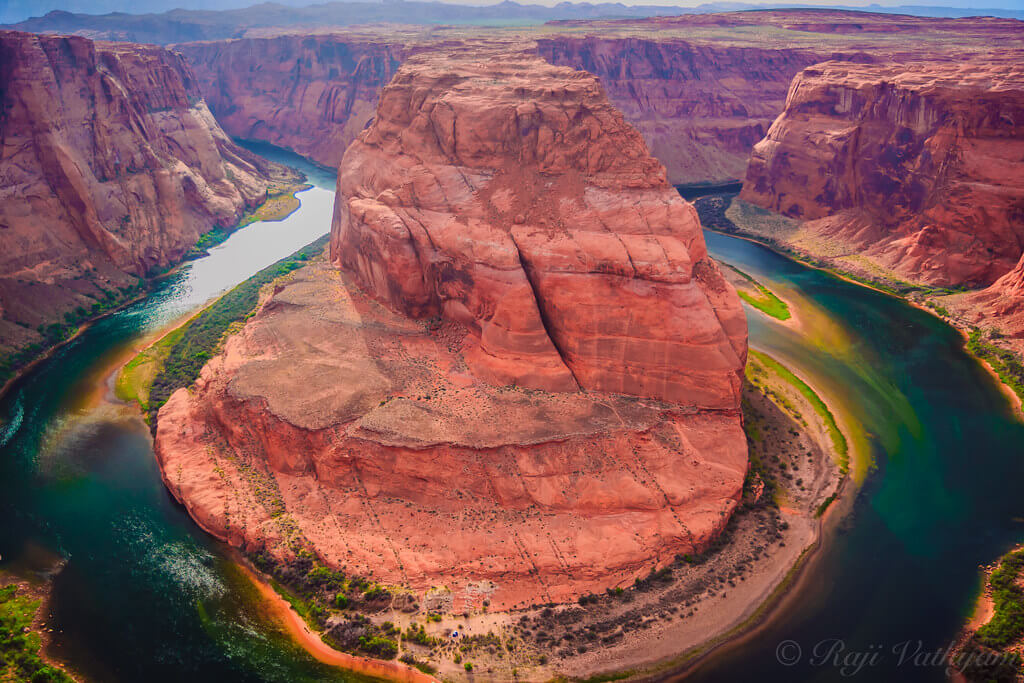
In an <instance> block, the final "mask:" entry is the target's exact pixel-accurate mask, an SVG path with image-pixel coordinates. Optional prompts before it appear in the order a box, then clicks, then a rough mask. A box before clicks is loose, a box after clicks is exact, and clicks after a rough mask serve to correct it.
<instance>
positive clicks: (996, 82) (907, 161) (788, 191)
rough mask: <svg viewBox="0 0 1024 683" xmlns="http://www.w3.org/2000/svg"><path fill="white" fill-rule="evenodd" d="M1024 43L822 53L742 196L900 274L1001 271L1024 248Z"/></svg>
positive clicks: (983, 279)
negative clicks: (853, 56)
mask: <svg viewBox="0 0 1024 683" xmlns="http://www.w3.org/2000/svg"><path fill="white" fill-rule="evenodd" d="M1021 57H1022V55H1021V54H1020V53H1013V52H1011V53H1009V54H1006V55H1000V56H998V57H989V56H978V55H962V56H961V57H959V58H958V59H950V60H944V61H938V60H935V61H920V60H919V61H911V62H908V63H886V64H877V65H869V64H851V63H848V62H843V63H839V62H826V63H823V64H819V65H816V66H813V67H809V68H807V69H805V70H804V71H803V72H802V73H801V74H800V75H799V76H798V77H797V78H796V79H795V80H794V82H793V85H792V86H791V88H790V91H789V96H788V98H787V100H786V109H785V111H784V112H783V113H782V115H781V116H779V118H778V119H777V120H776V121H775V122H774V123H773V124H772V127H771V129H770V130H769V131H768V135H767V136H766V137H765V139H764V140H763V141H761V142H759V143H758V144H757V146H756V147H755V148H754V152H753V154H752V157H751V161H750V166H749V169H748V171H747V177H746V181H745V183H744V187H743V192H742V194H741V195H740V196H741V198H743V199H745V200H747V201H750V202H752V203H755V204H758V205H760V206H763V207H765V208H768V209H772V210H774V211H779V212H781V213H783V214H785V215H787V216H790V217H794V218H799V219H803V220H806V221H809V222H808V223H806V224H805V225H804V226H803V228H802V230H803V231H805V232H806V233H807V234H808V235H810V236H811V238H810V239H811V240H812V241H813V238H814V237H817V238H820V239H821V240H822V245H824V244H827V245H828V246H827V250H829V251H831V252H832V253H837V252H838V251H845V252H848V253H854V254H858V255H859V256H860V257H862V258H866V259H868V260H869V261H871V262H873V263H874V264H875V266H876V267H880V268H882V269H884V270H885V271H887V272H891V273H895V274H896V276H897V277H899V278H903V279H906V280H910V281H912V282H918V283H924V284H928V285H939V286H956V285H966V286H979V285H988V284H990V283H992V282H993V281H994V280H996V279H997V278H999V277H1000V276H1002V275H1004V274H1006V273H1007V272H1008V271H1010V270H1011V269H1012V268H1013V267H1014V266H1015V265H1016V264H1017V261H1018V259H1020V257H1021V254H1022V250H1024V68H1022V67H1021V63H1022V62H1021ZM806 241H807V239H806V238H805V242H806ZM808 243H810V242H808ZM822 249H826V247H824V246H822ZM814 250H815V249H814V248H813V247H812V248H811V251H814Z"/></svg>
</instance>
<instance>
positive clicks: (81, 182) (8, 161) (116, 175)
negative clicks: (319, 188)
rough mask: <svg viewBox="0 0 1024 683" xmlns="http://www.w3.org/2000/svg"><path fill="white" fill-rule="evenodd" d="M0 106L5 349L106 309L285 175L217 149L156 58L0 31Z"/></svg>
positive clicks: (160, 52)
mask: <svg viewBox="0 0 1024 683" xmlns="http://www.w3.org/2000/svg"><path fill="white" fill-rule="evenodd" d="M0 97H2V101H3V105H2V106H3V109H2V111H3V114H2V119H0V307H2V313H3V318H2V321H0V349H2V350H3V351H4V352H6V353H13V352H16V351H17V350H19V349H25V348H26V347H31V346H32V345H40V344H43V343H45V342H46V341H50V340H49V339H48V338H47V337H48V335H49V336H50V337H52V335H53V332H52V331H49V332H47V330H46V328H47V326H49V325H54V324H60V323H64V322H65V321H67V320H70V319H72V318H77V319H80V318H81V317H83V315H86V314H88V313H90V312H95V311H96V310H101V309H102V308H103V307H105V306H107V305H110V304H111V303H112V302H114V301H116V300H118V298H119V297H121V296H122V295H123V293H124V291H123V289H122V288H127V287H129V286H132V285H134V284H135V283H137V282H138V278H139V277H143V276H145V275H147V274H149V273H152V272H153V271H156V270H159V269H162V268H165V267H167V266H169V265H171V264H173V263H176V262H178V261H179V260H181V258H182V257H183V256H184V255H185V254H186V252H188V250H189V249H190V248H191V247H192V245H193V244H195V242H196V240H197V239H198V238H199V236H200V235H202V234H203V233H205V232H207V231H209V230H210V229H211V228H213V227H214V226H221V227H224V228H228V227H230V226H233V225H234V224H235V223H236V222H237V221H238V219H239V218H240V216H241V215H242V214H243V213H244V212H245V210H246V209H247V208H250V207H254V206H256V205H257V204H259V203H260V202H261V201H262V200H263V199H264V197H265V195H266V193H267V189H268V187H269V186H270V184H271V183H272V182H274V179H275V178H276V179H286V178H289V177H291V174H290V172H288V171H286V169H284V168H283V167H279V166H277V165H273V164H270V163H269V162H266V161H264V160H262V159H260V158H259V157H256V156H255V155H253V154H251V153H249V152H247V151H245V150H243V149H241V148H239V147H237V146H236V145H235V144H233V143H232V142H231V141H230V139H229V138H228V137H227V136H226V135H225V134H224V132H223V131H222V130H221V129H220V127H219V126H218V125H217V123H216V121H215V120H214V118H213V116H212V115H211V113H210V111H209V110H208V109H207V107H206V104H205V103H204V102H203V100H202V97H201V96H200V94H199V91H198V89H197V88H196V86H195V83H194V81H193V78H192V75H191V72H190V71H189V68H188V66H187V65H186V64H185V62H184V60H183V59H182V58H181V57H180V56H179V55H176V54H173V53H171V52H169V51H167V50H165V49H163V48H157V47H153V46H141V45H129V44H114V43H94V42H92V41H90V40H87V39H85V38H78V37H61V36H36V35H31V34H25V33H16V32H0Z"/></svg>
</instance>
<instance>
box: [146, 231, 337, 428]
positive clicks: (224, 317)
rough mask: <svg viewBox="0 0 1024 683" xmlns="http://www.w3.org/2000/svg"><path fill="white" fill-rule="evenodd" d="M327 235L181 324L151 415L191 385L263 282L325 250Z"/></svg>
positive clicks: (158, 379) (250, 307)
mask: <svg viewBox="0 0 1024 683" xmlns="http://www.w3.org/2000/svg"><path fill="white" fill-rule="evenodd" d="M328 239H329V236H328V235H324V236H323V237H321V238H320V239H318V240H316V241H315V242H312V243H311V244H308V245H306V246H305V247H303V248H302V249H300V250H298V251H297V252H295V253H294V254H292V255H291V256H287V257H285V258H283V259H281V260H280V261H278V262H277V263H274V264H272V265H270V266H268V267H266V268H264V269H263V270H261V271H260V272H258V273H256V274H255V275H253V276H252V277H251V278H249V279H248V280H246V281H245V282H243V283H242V284H240V285H238V286H237V287H235V288H234V289H232V290H231V291H229V292H228V293H227V294H224V295H223V296H222V297H220V298H219V299H217V300H216V301H215V302H213V303H212V304H210V305H209V306H208V307H206V308H205V309H203V311H202V312H201V313H199V314H198V315H197V316H196V317H195V318H193V319H192V320H191V321H189V322H188V323H187V324H185V325H183V326H182V327H181V335H180V337H179V338H178V339H177V340H176V341H175V342H174V344H173V345H171V346H170V349H169V351H168V352H167V356H166V358H165V360H164V362H163V367H161V368H160V370H159V372H157V373H156V376H155V377H154V378H153V382H152V385H151V386H150V390H149V414H150V418H151V419H154V418H155V417H156V412H157V411H158V410H159V409H160V407H161V406H163V404H164V403H166V402H167V399H168V398H170V396H171V394H172V393H174V392H175V391H176V390H178V389H180V388H182V387H187V386H189V385H190V384H192V383H193V382H194V381H195V380H196V378H197V377H199V371H200V370H202V368H203V366H204V365H205V364H206V362H207V361H208V360H210V358H212V357H213V355H214V354H215V353H216V351H217V348H218V346H219V345H220V342H221V340H222V339H223V338H224V335H225V333H226V332H227V331H228V328H229V326H230V325H231V324H232V323H236V322H240V321H242V320H245V319H246V318H247V317H249V315H250V314H251V313H252V312H253V311H254V310H255V309H256V306H257V305H258V304H259V296H260V290H261V289H262V288H263V286H264V285H266V284H269V283H271V282H273V281H274V280H276V279H277V278H279V277H281V276H282V275H287V274H288V273H290V272H292V271H293V270H296V269H298V268H301V267H302V266H304V265H305V264H306V262H307V261H308V260H309V259H310V258H312V257H314V256H316V255H317V254H319V253H320V252H321V251H323V249H324V247H325V246H326V244H327V241H328Z"/></svg>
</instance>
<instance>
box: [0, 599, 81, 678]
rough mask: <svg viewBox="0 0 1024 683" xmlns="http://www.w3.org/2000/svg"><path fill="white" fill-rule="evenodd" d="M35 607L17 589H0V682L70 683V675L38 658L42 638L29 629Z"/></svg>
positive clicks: (37, 604)
mask: <svg viewBox="0 0 1024 683" xmlns="http://www.w3.org/2000/svg"><path fill="white" fill-rule="evenodd" d="M39 604H40V603H39V600H35V599H33V598H31V597H29V596H27V595H24V594H23V593H22V592H20V591H19V589H18V586H15V585H10V586H5V587H4V588H0V664H2V667H0V680H2V681H12V682H17V683H21V682H22V681H24V682H25V683H28V682H29V681H31V683H73V681H72V679H71V677H70V676H68V675H67V674H66V673H64V672H63V671H61V670H60V669H58V668H57V667H55V666H50V665H49V664H47V663H46V662H45V661H43V659H42V657H40V656H39V652H40V649H41V648H42V639H41V638H40V637H39V634H38V633H35V632H34V631H31V630H30V629H31V626H32V622H33V620H34V619H35V615H36V611H37V610H38V609H39Z"/></svg>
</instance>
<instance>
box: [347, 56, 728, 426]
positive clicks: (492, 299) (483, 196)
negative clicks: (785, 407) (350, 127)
mask: <svg viewBox="0 0 1024 683" xmlns="http://www.w3.org/2000/svg"><path fill="white" fill-rule="evenodd" d="M468 54H470V55H477V54H479V52H476V51H472V52H469V53H468ZM484 54H488V53H484ZM495 54H496V55H497V54H500V51H499V52H496V53H495ZM469 60H470V58H469V57H467V58H466V59H465V60H457V61H454V64H455V65H456V68H457V71H456V73H455V74H451V73H448V72H445V71H444V69H443V68H441V66H440V65H441V64H445V63H448V60H446V59H445V58H443V57H434V56H425V57H424V58H423V59H419V60H416V61H415V62H413V63H410V65H409V66H408V67H407V68H405V69H403V70H402V71H401V72H400V73H399V75H398V76H397V77H396V78H395V79H394V80H393V81H392V82H391V84H390V85H389V86H388V88H387V89H386V90H385V92H384V94H383V96H382V98H381V102H380V105H379V106H378V108H377V117H376V119H375V120H374V123H373V125H372V126H371V127H370V128H369V129H368V130H367V132H366V133H365V134H364V135H362V136H360V138H359V139H358V140H357V141H356V142H354V143H353V145H352V146H351V147H350V148H349V150H348V152H346V156H345V159H344V161H343V162H342V166H341V169H340V174H339V178H338V193H337V195H336V197H337V198H336V202H337V204H336V207H335V218H334V226H333V229H332V231H331V255H332V258H333V259H334V261H335V262H336V263H337V264H338V265H339V266H341V267H342V268H344V269H346V270H347V271H349V272H351V273H353V274H354V275H355V276H356V277H357V279H358V280H359V282H360V283H361V284H362V285H363V287H364V288H365V289H367V290H368V291H370V292H373V293H374V294H375V295H376V296H378V297H379V298H380V299H382V300H384V301H386V302H387V303H388V304H389V305H391V306H392V307H394V308H396V309H398V310H401V311H403V312H404V313H405V314H407V315H410V316H413V317H417V318H421V317H429V316H440V317H443V318H447V319H451V320H454V321H456V322H459V323H461V324H464V325H466V326H468V327H469V328H470V330H471V331H472V334H473V335H474V336H475V337H476V338H477V339H478V340H479V348H478V349H475V350H474V351H472V352H471V353H470V354H469V355H468V356H467V360H468V361H469V362H470V363H471V364H472V365H474V366H475V370H476V371H477V372H478V374H482V375H489V376H491V377H493V378H494V379H495V380H496V381H498V382H499V383H506V382H515V383H517V384H521V385H523V386H527V387H530V388H536V389H545V390H553V391H571V390H575V389H577V388H583V389H593V390H597V391H614V392H617V393H626V394H635V395H642V396H650V397H653V398H658V399H664V400H668V401H673V402H676V403H689V404H695V405H698V406H701V407H710V408H725V407H730V406H735V404H736V400H737V396H738V395H739V373H740V370H741V368H742V366H743V359H744V355H743V354H744V349H745V345H746V326H745V323H744V317H743V314H742V312H741V311H740V310H739V309H738V308H736V307H735V306H731V305H729V304H731V303H735V298H734V297H733V296H732V292H731V290H729V288H728V287H727V286H725V285H724V282H723V279H722V277H721V275H720V273H719V272H718V270H717V268H716V267H715V266H714V264H713V263H712V261H711V260H710V259H709V258H708V256H707V252H706V250H705V248H704V244H703V238H702V236H701V233H700V223H699V220H698V219H697V215H696V212H695V211H694V209H693V207H692V206H691V205H689V204H686V203H685V202H683V201H681V200H679V199H678V198H676V197H675V196H674V193H673V190H672V189H671V188H670V187H669V185H668V184H667V183H666V181H665V172H664V168H663V167H662V166H661V164H659V163H658V162H657V161H656V160H655V159H653V158H652V157H651V156H650V155H649V153H648V152H647V150H646V149H645V147H644V143H643V140H642V139H641V138H640V136H639V135H637V133H636V131H635V130H634V129H633V128H632V127H630V126H629V125H628V124H626V122H625V121H624V120H623V118H622V116H621V115H620V114H619V113H618V112H617V111H615V110H614V109H612V108H611V107H610V106H609V105H608V103H607V100H606V98H605V95H604V93H603V92H602V89H601V87H600V85H599V84H598V82H597V80H596V79H595V78H594V77H593V76H591V75H590V74H586V73H583V72H578V71H577V72H573V71H571V70H568V69H565V68H559V67H551V66H548V65H546V64H544V63H543V62H541V61H540V60H538V59H535V58H527V57H522V56H517V57H515V58H514V57H507V58H505V57H502V58H499V57H493V58H492V59H491V60H490V61H488V62H485V63H484V64H483V65H482V66H481V67H480V70H479V72H475V71H474V70H473V69H474V67H473V64H472V63H471V62H470V61H469ZM517 69H520V70H521V71H519V72H517V71H516V70H517ZM489 78H494V79H497V80H498V81H499V84H500V86H501V87H500V88H498V87H487V85H486V82H487V79H489ZM552 84H556V85H557V87H553V86H552ZM726 293H728V296H725V294H726ZM611 302H614V305H612V303H611ZM716 304H720V305H717V306H716Z"/></svg>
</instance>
